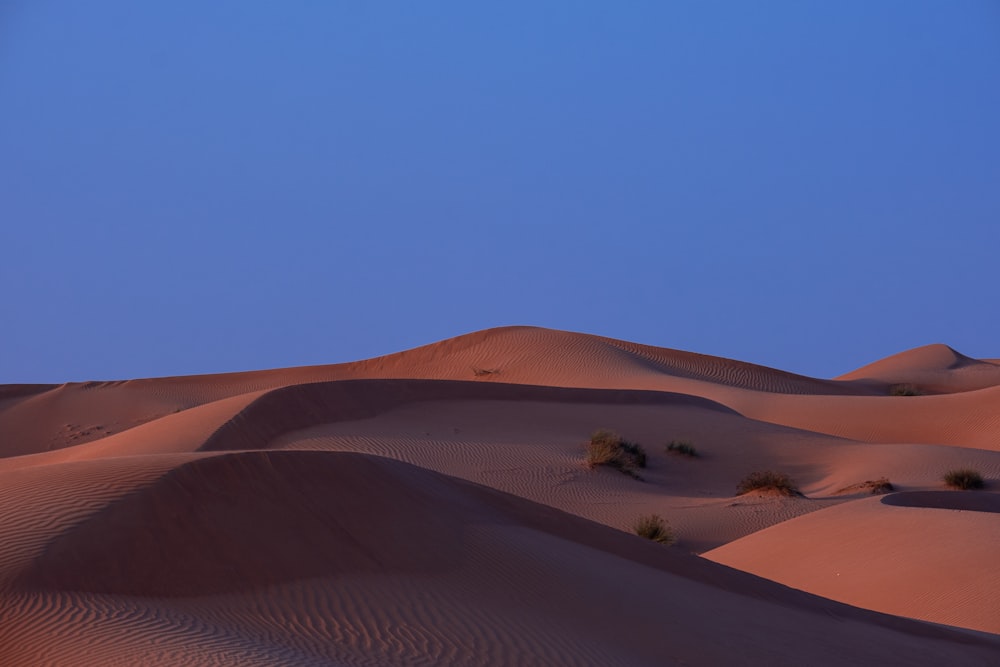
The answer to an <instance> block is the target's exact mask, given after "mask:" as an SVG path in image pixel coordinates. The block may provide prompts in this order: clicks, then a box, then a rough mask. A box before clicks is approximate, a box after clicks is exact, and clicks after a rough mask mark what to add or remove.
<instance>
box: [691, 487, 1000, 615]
mask: <svg viewBox="0 0 1000 667" xmlns="http://www.w3.org/2000/svg"><path fill="white" fill-rule="evenodd" d="M949 507H954V509H950V508H949ZM998 550H1000V495H997V494H984V493H983V492H972V491H966V492H955V491H941V492H937V493H934V492H926V493H919V492H917V493H900V494H895V495H893V496H888V497H886V498H883V499H881V500H880V499H877V498H870V499H867V500H863V501H858V502H853V503H849V504H846V505H840V506H838V507H833V508H830V509H826V510H823V511H821V512H816V513H814V514H810V515H809V516H806V517H800V518H798V519H794V520H792V521H788V522H786V523H782V524H780V525H777V526H774V527H772V528H768V529H766V530H763V531H760V532H758V533H755V534H753V535H751V536H749V537H745V538H743V539H741V540H738V541H736V542H733V543H731V544H727V545H725V546H723V547H720V548H718V549H715V550H713V551H710V552H708V553H707V554H705V557H706V558H709V559H711V560H713V561H716V562H718V563H723V564H726V565H731V566H733V567H737V568H739V569H742V570H746V571H748V572H753V573H754V574H759V575H761V576H763V577H767V578H769V579H774V580H775V581H779V582H781V583H783V584H786V585H788V586H792V587H794V588H800V589H802V590H805V591H809V592H811V593H816V594H817V595H822V596H824V597H828V598H830V599H833V600H839V601H841V602H846V603H848V604H852V605H857V606H860V607H865V608H868V609H877V610H879V611H884V612H886V613H889V614H897V615H900V616H910V617H913V618H919V619H923V620H927V621H933V622H935V623H947V624H951V625H960V626H962V627H966V628H973V629H976V630H982V631H985V632H994V633H1000V607H998V605H997V603H996V601H997V599H998V597H1000V570H998V569H997V568H996V567H983V564H984V563H988V562H990V561H993V562H994V563H995V562H996V554H997V553H998Z"/></svg>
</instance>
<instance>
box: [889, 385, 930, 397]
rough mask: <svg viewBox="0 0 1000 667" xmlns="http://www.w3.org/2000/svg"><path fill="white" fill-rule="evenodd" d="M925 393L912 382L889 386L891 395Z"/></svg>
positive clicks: (917, 394)
mask: <svg viewBox="0 0 1000 667" xmlns="http://www.w3.org/2000/svg"><path fill="white" fill-rule="evenodd" d="M923 393H924V392H922V391H920V389H918V388H917V387H916V386H914V385H912V384H894V385H892V386H890V387H889V395H890V396H922V395H923Z"/></svg>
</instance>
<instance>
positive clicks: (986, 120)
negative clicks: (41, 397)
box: [0, 0, 1000, 382]
mask: <svg viewBox="0 0 1000 667" xmlns="http://www.w3.org/2000/svg"><path fill="white" fill-rule="evenodd" d="M998 253H1000V3H998V2H996V0H978V1H977V0H938V1H933V2H931V1H920V0H895V1H891V0H838V1H837V2H831V1H829V0H822V1H821V0H814V1H809V0H785V1H775V0H769V1H768V2H765V3H759V2H746V1H743V0H733V1H729V2H712V1H704V0H698V1H694V0H691V1H689V2H665V1H662V2H661V1H656V2H601V3H598V2H582V1H565V2H544V1H543V2H539V1H537V0H532V1H530V2H512V1H508V2H503V3H483V2H465V1H462V2H409V1H407V2H333V1H331V2H319V1H313V2H305V1H302V2H224V1H213V2H194V1H189V0H183V1H177V0H173V1H171V2H156V3H150V2H134V1H132V0H117V1H105V0H100V1H99V0H95V1H94V2H72V1H69V0H67V1H63V2H56V1H48V0H30V1H29V0H23V1H20V2H19V1H16V0H15V1H13V2H11V1H10V0H8V1H6V2H3V3H2V4H0V280H2V288H0V313H2V316H0V382H62V381H68V380H87V379H119V378H131V377H149V376H160V375H181V374H191V373H206V372H218V371H230V370H247V369H258V368H271V367H280V366H291V365H304V364H319V363H330V362H338V361H349V360H355V359H360V358H365V357H370V356H375V355H379V354H385V353H389V352H394V351H398V350H401V349H405V348H409V347H414V346H416V345H420V344H424V343H429V342H433V341H435V340H439V339H442V338H447V337H450V336H454V335H458V334H461V333H466V332H469V331H473V330H477V329H482V328H486V327H492V326H498V325H505V324H533V325H539V326H546V327H553V328H558V329H569V330H574V331H583V332H589V333H597V334H602V335H607V336H613V337H616V338H624V339H628V340H634V341H638V342H643V343H648V344H653V345H660V346H665V347H674V348H680V349H687V350H692V351H696V352H702V353H706V354H714V355H721V356H728V357H733V358H738V359H742V360H746V361H751V362H756V363H762V364H766V365H770V366H776V367H779V368H783V369H786V370H792V371H796V372H801V373H806V374H812V375H818V376H831V375H836V374H839V373H841V372H846V371H848V370H851V369H852V368H855V367H857V366H860V365H862V364H864V363H867V362H869V361H873V360H874V359H876V358H879V357H882V356H885V355H888V354H892V353H894V352H898V351H900V350H903V349H905V348H909V347H914V346H917V345H922V344H926V343H931V342H945V343H948V344H950V345H952V346H953V347H956V348H957V349H959V350H960V351H962V352H965V353H966V354H970V355H973V356H987V357H1000V335H998V334H1000V315H998V301H1000V299H998V296H1000V289H998V288H1000V269H998V262H997V258H998Z"/></svg>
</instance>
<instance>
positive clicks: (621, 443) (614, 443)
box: [586, 429, 646, 478]
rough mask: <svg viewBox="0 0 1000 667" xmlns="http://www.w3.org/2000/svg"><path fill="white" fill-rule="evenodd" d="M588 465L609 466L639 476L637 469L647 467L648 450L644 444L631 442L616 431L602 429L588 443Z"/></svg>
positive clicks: (590, 466) (591, 466)
mask: <svg viewBox="0 0 1000 667" xmlns="http://www.w3.org/2000/svg"><path fill="white" fill-rule="evenodd" d="M586 460H587V467H588V468H596V467H597V466H608V467H609V468H615V469H616V470H620V471H621V472H623V473H625V474H626V475H631V476H632V477H636V478H638V477H639V475H638V473H636V469H638V468H645V467H646V452H645V450H643V448H642V445H639V444H638V443H635V442H630V441H628V440H626V439H625V438H623V437H621V436H620V435H618V434H617V433H615V432H614V431H607V430H604V429H601V430H599V431H595V432H594V434H593V435H592V436H590V442H588V443H587V458H586Z"/></svg>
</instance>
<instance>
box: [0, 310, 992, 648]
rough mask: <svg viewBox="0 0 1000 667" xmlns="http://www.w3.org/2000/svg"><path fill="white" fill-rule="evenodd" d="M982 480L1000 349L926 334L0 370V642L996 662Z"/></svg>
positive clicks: (529, 338) (554, 344)
mask: <svg viewBox="0 0 1000 667" xmlns="http://www.w3.org/2000/svg"><path fill="white" fill-rule="evenodd" d="M901 389H902V390H901ZM894 393H910V394H914V393H915V394H918V395H905V396H901V395H892V394H894ZM600 428H604V429H612V430H614V431H617V432H619V433H620V434H622V435H623V436H625V437H626V438H628V439H629V440H632V441H635V442H638V443H640V444H641V445H642V446H643V447H644V449H645V451H646V453H647V459H648V460H647V466H646V467H645V468H643V469H641V470H638V471H637V473H638V478H637V477H635V476H630V475H626V474H622V473H621V472H619V471H617V470H614V469H611V468H604V467H598V468H595V469H590V468H588V467H587V466H586V465H585V464H584V449H585V443H586V442H587V440H588V438H589V436H590V434H591V433H592V432H594V431H595V430H596V429H600ZM675 440H683V441H686V442H689V443H691V444H693V445H694V446H695V447H696V449H697V451H698V453H699V456H697V457H693V458H692V457H685V456H680V455H677V454H676V453H672V452H669V451H667V449H666V445H667V444H668V443H670V442H671V441H675ZM963 467H969V468H974V469H976V470H978V471H979V472H980V473H981V474H982V476H983V477H984V478H985V481H986V487H985V489H983V490H979V491H954V490H948V489H947V488H946V487H945V485H944V483H943V482H942V476H943V474H944V473H945V472H946V471H947V470H951V469H955V468H963ZM758 470H775V471H779V472H782V473H786V474H787V475H789V476H790V477H791V479H792V480H793V482H794V483H795V485H796V486H797V487H798V489H799V490H800V492H801V493H800V494H798V495H781V494H778V493H774V492H751V493H749V494H744V495H737V485H738V483H739V482H740V480H741V479H742V478H743V477H744V476H745V475H747V474H748V473H750V472H753V471H758ZM880 478H888V479H889V480H890V481H891V483H892V485H893V486H894V491H895V492H894V493H891V494H888V495H880V496H874V495H872V494H871V493H870V490H869V488H867V487H866V486H865V482H867V481H872V480H877V479H880ZM998 488H1000V365H998V364H997V362H996V361H995V360H976V359H970V358H968V357H965V356H963V355H961V354H960V353H958V352H956V351H955V350H952V349H951V348H948V347H947V346H944V345H932V346H927V347H924V348H918V349H916V350H910V351H907V352H903V353H901V354H898V355H895V356H893V357H889V358H887V359H884V360H881V361H877V362H875V363H873V364H870V365H868V366H866V367H864V368H861V369H858V370H856V371H853V372H851V373H847V374H845V375H843V376H841V377H839V378H837V379H834V380H820V379H814V378H808V377H803V376H798V375H793V374H789V373H784V372H782V371H779V370H775V369H770V368H763V367H759V366H754V365H752V364H745V363H741V362H738V361H732V360H727V359H720V358H715V357H708V356H704V355H699V354H694V353H689V352H680V351H675V350H668V349H661V348H654V347H648V346H643V345H638V344H634V343H627V342H623V341H617V340H612V339H607V338H600V337H596V336H589V335H583V334H575V333H570V332H562V331H552V330H546V329H538V328H530V327H508V328H502V329H493V330H488V331H482V332H477V333H473V334H468V335H465V336H459V337H457V338H454V339H449V340H446V341H442V342H439V343H435V344H432V345H428V346H425V347H421V348H417V349H414V350H408V351H405V352H400V353H397V354H392V355H388V356H386V357H380V358H377V359H370V360H365V361H360V362H355V363H350V364H339V365H331V366H316V367H308V368H292V369H280V370H271V371H259V372H250V373H236V374H226V375H214V376H191V377H177V378H159V379H145V380H130V381H116V382H89V383H74V384H65V385H59V386H49V385H16V386H15V385H8V386H0V512H2V515H0V516H3V521H2V522H0V665H11V666H14V667H17V666H20V665H25V666H27V665H116V664H121V665H136V664H157V665H218V664H225V665H229V664H232V665H411V664H436V665H444V664H453V665H472V664H482V665H673V664H676V665H844V664H879V665H942V664H972V665H996V664H1000V605H997V603H996V600H997V599H998V597H1000V576H998V574H997V572H998V570H997V568H996V566H995V562H996V557H995V554H996V553H998V549H1000V514H998V511H1000V493H997V490H998ZM651 513H656V514H659V515H660V516H662V517H663V518H665V519H666V520H667V521H668V522H669V524H670V526H671V527H672V529H673V531H674V533H675V536H676V542H675V544H673V545H672V546H664V545H660V544H657V543H654V542H651V541H649V540H645V539H642V538H639V537H637V536H635V535H634V534H633V531H632V527H633V525H634V523H635V521H636V519H637V518H638V517H639V516H641V515H646V514H651Z"/></svg>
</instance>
